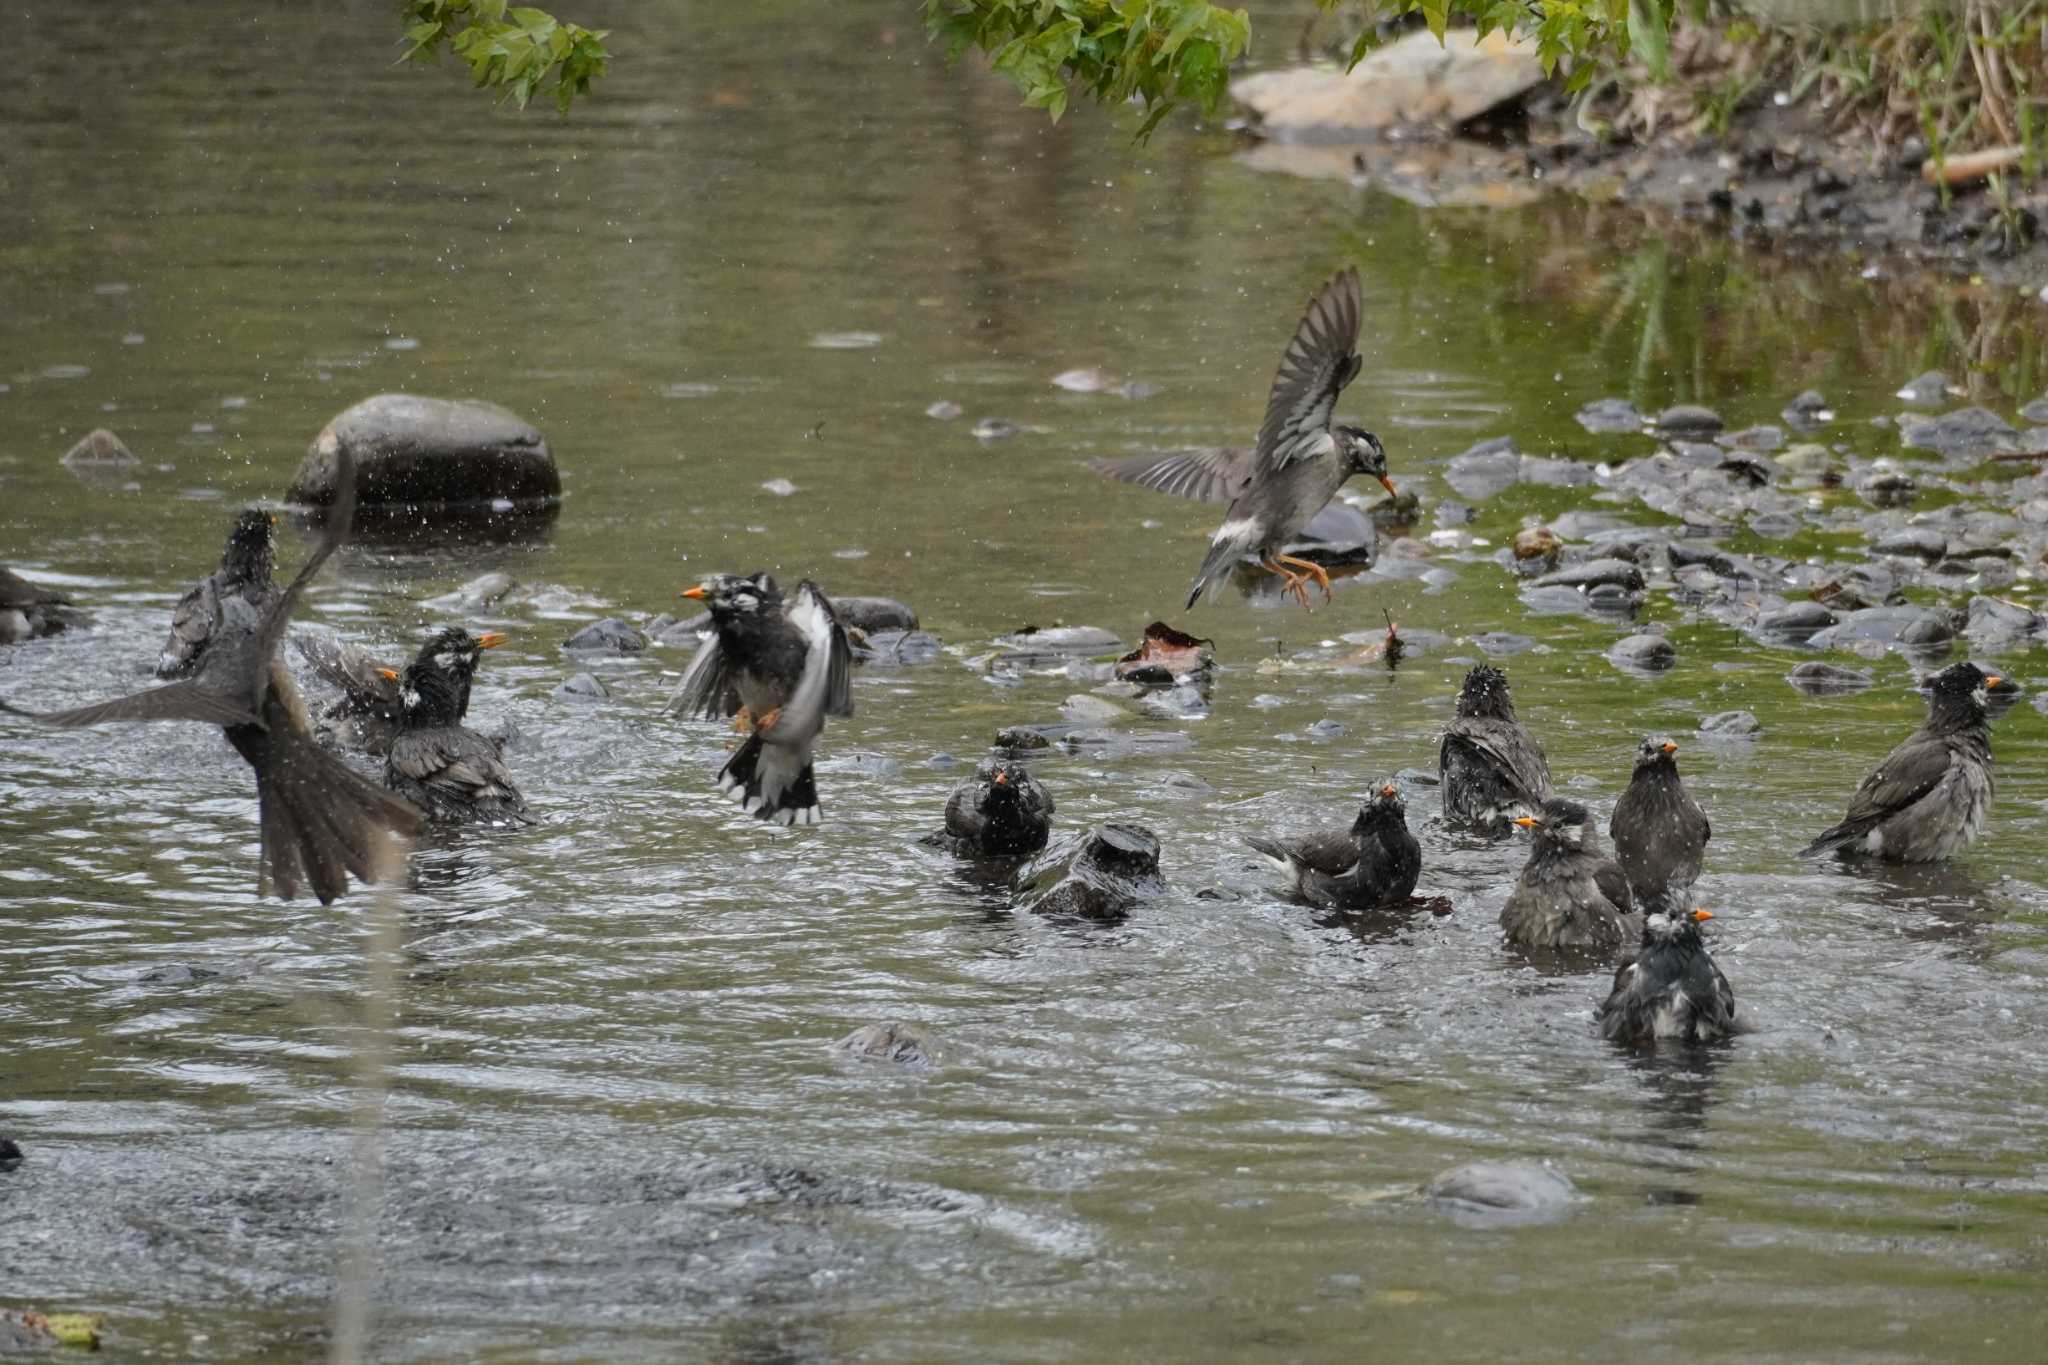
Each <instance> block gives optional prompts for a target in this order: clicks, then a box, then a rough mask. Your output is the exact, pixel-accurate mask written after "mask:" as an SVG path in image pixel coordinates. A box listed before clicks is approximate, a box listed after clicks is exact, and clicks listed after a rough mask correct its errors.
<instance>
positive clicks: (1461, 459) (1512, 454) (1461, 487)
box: [1444, 436, 1522, 502]
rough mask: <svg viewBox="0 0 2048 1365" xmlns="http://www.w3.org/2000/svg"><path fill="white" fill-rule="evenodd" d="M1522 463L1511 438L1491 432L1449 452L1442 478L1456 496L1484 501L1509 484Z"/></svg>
mask: <svg viewBox="0 0 2048 1365" xmlns="http://www.w3.org/2000/svg"><path fill="white" fill-rule="evenodd" d="M1521 467H1522V456H1521V452H1519V451H1517V450H1516V449H1515V442H1514V438H1512V437H1509V436H1495V437H1493V438H1491V439H1490V440H1485V441H1481V442H1479V443H1478V444H1477V445H1475V446H1472V447H1471V448H1469V449H1467V450H1464V451H1461V452H1460V453H1458V454H1456V455H1453V456H1452V457H1451V459H1450V463H1449V464H1447V465H1445V466H1444V482H1445V483H1447V484H1449V485H1450V486H1451V488H1452V489H1453V490H1455V491H1456V492H1457V494H1458V495H1459V496H1460V497H1465V498H1470V499H1472V500H1473V501H1474V502H1484V501H1486V500H1487V499H1488V498H1490V497H1492V496H1493V495H1494V494H1496V493H1499V492H1500V491H1501V490H1503V489H1505V488H1508V487H1510V486H1512V485H1513V483H1514V482H1515V479H1516V478H1517V477H1518V476H1519V475H1520V473H1521Z"/></svg>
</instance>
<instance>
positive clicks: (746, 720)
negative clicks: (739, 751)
mask: <svg viewBox="0 0 2048 1365" xmlns="http://www.w3.org/2000/svg"><path fill="white" fill-rule="evenodd" d="M732 728H733V729H735V730H737V731H739V732H740V733H741V734H745V733H746V732H747V731H749V730H751V729H753V728H754V713H753V712H752V711H750V710H748V709H747V708H746V707H744V706H742V707H741V708H740V709H739V710H737V711H735V712H733V717H732Z"/></svg>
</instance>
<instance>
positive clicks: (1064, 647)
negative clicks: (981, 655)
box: [996, 626, 1124, 661]
mask: <svg viewBox="0 0 2048 1365" xmlns="http://www.w3.org/2000/svg"><path fill="white" fill-rule="evenodd" d="M996 644H997V645H999V646H1001V647H1003V648H1005V649H1008V650H1012V651H1015V653H1016V654H1017V655H1018V656H1019V657H1021V658H1024V659H1043V660H1046V661H1054V660H1060V659H1069V658H1073V657H1074V656H1076V655H1084V654H1104V653H1108V652H1110V651H1112V650H1121V649H1122V648H1123V644H1124V642H1123V641H1122V640H1121V639H1119V638H1118V637H1117V636H1116V635H1115V634H1114V633H1113V632H1111V631H1107V630H1104V629H1102V628H1101V627H1100V626H1047V627H1039V626H1021V627H1019V628H1018V629H1016V630H1013V631H1011V632H1010V633H1009V634H1008V635H1002V636H998V637H997V638H996Z"/></svg>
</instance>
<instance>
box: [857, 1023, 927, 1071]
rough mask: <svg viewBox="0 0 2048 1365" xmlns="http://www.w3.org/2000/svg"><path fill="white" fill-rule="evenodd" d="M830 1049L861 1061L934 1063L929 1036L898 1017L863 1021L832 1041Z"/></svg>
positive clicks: (918, 1065) (915, 1065)
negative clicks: (878, 1021) (871, 1021)
mask: <svg viewBox="0 0 2048 1365" xmlns="http://www.w3.org/2000/svg"><path fill="white" fill-rule="evenodd" d="M832 1050H833V1051H835V1052H838V1053H841V1054H843V1055H845V1056H848V1057H854V1058H857V1059H859V1060H861V1061H864V1062H892V1063H894V1064H895V1065H897V1066H907V1067H913V1068H916V1069H918V1070H923V1069H925V1068H928V1067H931V1066H933V1065H935V1064H936V1058H935V1057H934V1055H933V1048H932V1042H931V1038H930V1037H929V1036H928V1035H927V1034H926V1033H925V1031H924V1030H923V1029H921V1028H919V1027H918V1026H917V1025H915V1024H911V1023H905V1022H904V1021H903V1020H901V1019H885V1020H883V1021H881V1022H880V1023H875V1024H863V1025H861V1026H860V1027H859V1028H857V1029H855V1030H854V1031H853V1032H851V1033H849V1034H847V1035H846V1036H845V1037H844V1038H841V1039H840V1040H839V1041H838V1042H836V1043H834V1044H833V1045H832Z"/></svg>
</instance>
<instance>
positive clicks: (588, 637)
mask: <svg viewBox="0 0 2048 1365" xmlns="http://www.w3.org/2000/svg"><path fill="white" fill-rule="evenodd" d="M562 648H564V649H566V650H569V651H571V652H573V653H578V654H638V653H639V652H640V651H641V650H643V649H646V648H647V637H646V636H645V635H643V634H641V633H640V631H639V630H638V629H636V628H635V627H633V626H630V625H628V624H627V623H626V622H624V621H621V620H620V619H619V618H618V617H616V616H607V617H605V618H604V619H603V620H602V621H592V622H591V623H590V624H589V625H587V626H585V627H584V628H583V629H581V630H579V631H577V632H576V633H575V634H574V635H571V636H570V637H569V638H568V639H567V640H565V641H563V642H562Z"/></svg>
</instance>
